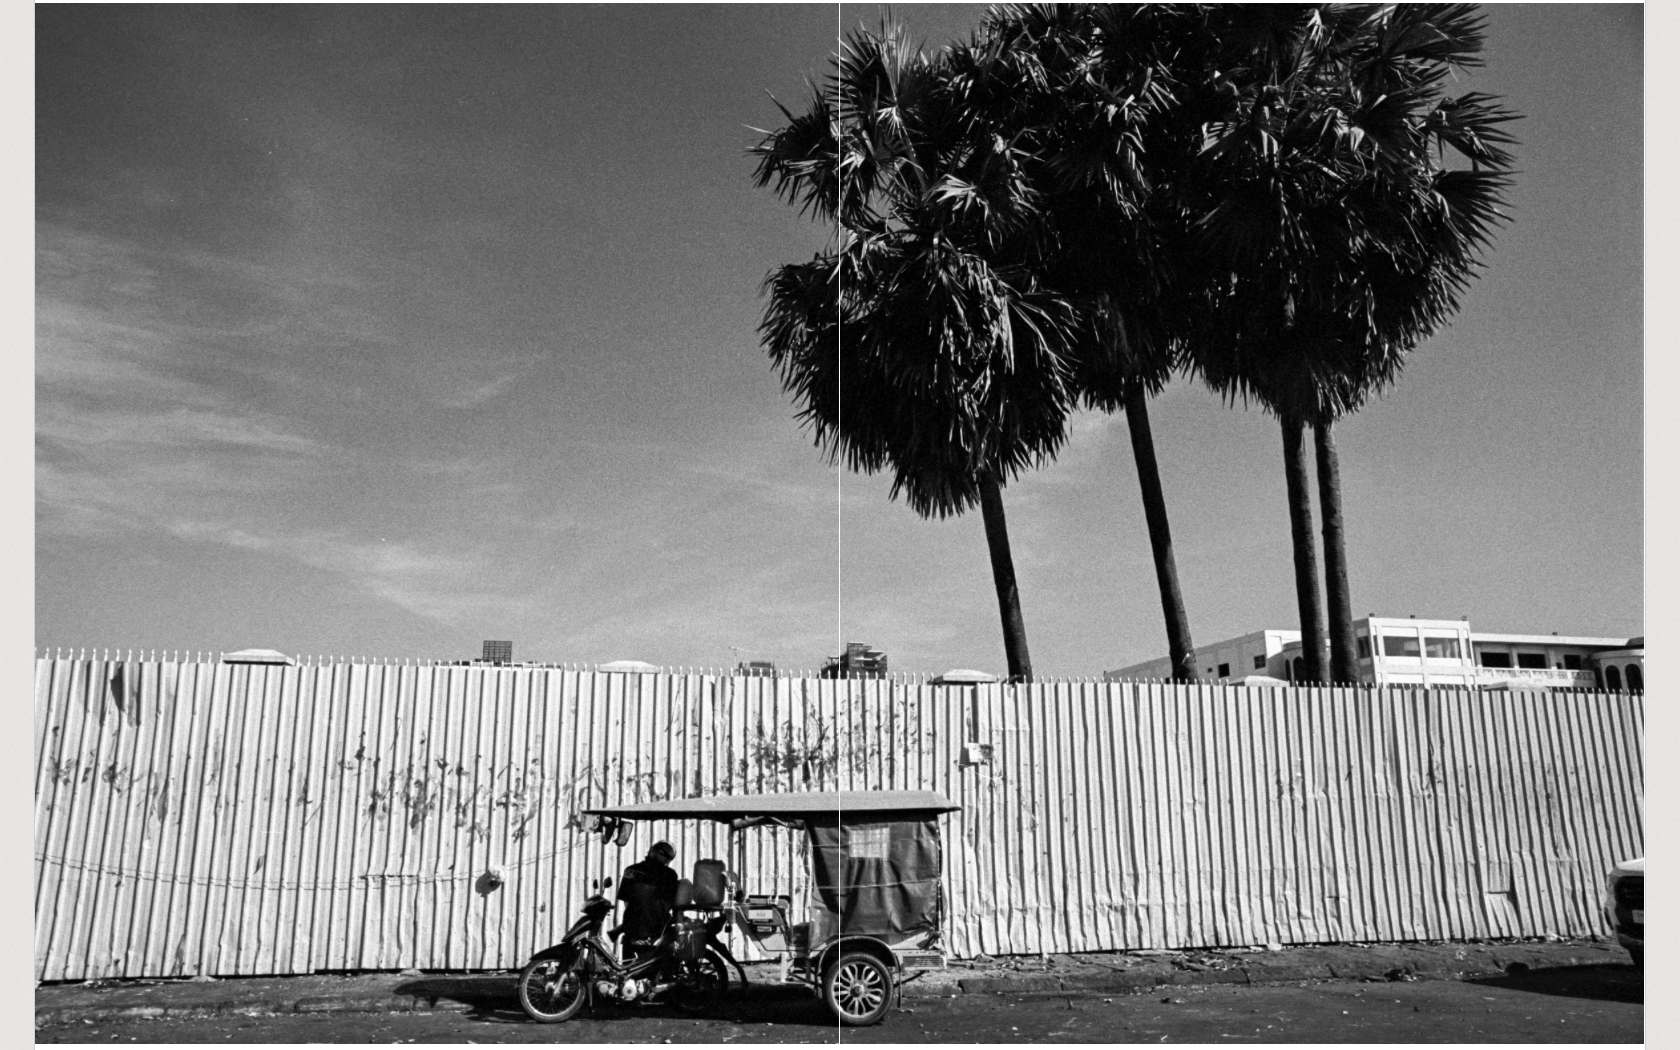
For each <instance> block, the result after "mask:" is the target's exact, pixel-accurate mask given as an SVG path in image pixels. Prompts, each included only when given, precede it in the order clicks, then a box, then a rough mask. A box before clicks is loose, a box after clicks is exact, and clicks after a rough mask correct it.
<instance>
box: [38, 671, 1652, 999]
mask: <svg viewBox="0 0 1680 1050" xmlns="http://www.w3.org/2000/svg"><path fill="white" fill-rule="evenodd" d="M35 702H36V726H35V741H36V765H35V795H36V826H35V854H36V879H35V909H36V912H35V913H36V947H35V955H36V972H37V976H38V978H39V979H41V980H74V979H88V978H96V977H142V976H150V977H156V976H188V975H193V974H200V973H204V974H219V975H232V974H264V973H307V972H311V971H320V970H328V971H330V970H354V969H398V968H406V967H420V968H427V969H486V968H510V967H514V966H517V965H519V964H520V963H521V962H523V960H524V959H525V958H526V957H527V956H529V954H530V953H531V952H532V951H534V950H535V949H537V948H540V947H543V946H545V945H547V944H549V943H551V942H552V940H553V939H554V938H556V937H558V936H559V935H560V933H561V932H562V931H563V930H564V929H565V927H566V926H567V925H568V924H569V922H570V920H571V918H572V915H573V912H574V909H575V907H576V906H577V904H578V903H579V901H580V900H581V897H582V896H583V894H584V893H585V892H586V882H587V881H588V880H589V879H593V878H598V877H600V876H603V875H607V874H613V875H616V874H617V871H618V870H619V869H621V868H622V867H623V866H624V865H625V864H627V863H628V862H630V861H632V860H635V859H638V858H639V857H640V856H641V855H642V854H643V853H644V852H645V850H646V849H647V847H648V846H649V845H651V843H652V842H654V841H655V840H656V839H659V838H665V839H669V840H670V841H671V842H673V843H674V844H675V845H676V846H677V849H678V855H679V857H680V858H681V864H682V867H683V868H684V869H685V870H686V868H687V867H688V865H689V864H691V863H692V862H693V861H694V860H696V859H699V858H701V857H725V852H724V851H725V847H726V837H725V834H724V832H723V829H722V828H721V827H720V826H718V825H715V824H712V823H710V822H706V823H704V824H681V823H672V822H651V823H642V824H638V825H636V826H635V828H634V832H633V836H632V838H631V839H630V841H629V842H628V844H627V845H625V846H624V847H618V846H613V845H602V844H601V843H600V842H599V841H598V840H597V839H596V838H595V837H593V836H590V835H587V834H585V833H584V832H583V820H582V817H581V815H580V814H581V811H582V810H583V809H584V808H587V807H589V806H592V805H599V804H604V803H618V802H634V801H644V800H649V799H659V798H673V797H691V796H694V795H699V794H707V793H725V792H728V793H739V792H758V791H799V790H827V789H833V788H836V787H850V788H857V789H865V788H867V789H898V790H913V789H931V790H937V791H941V792H943V793H945V794H946V795H948V796H949V797H950V798H951V799H952V800H953V801H956V802H958V803H959V804H960V805H961V806H962V807H963V808H962V811H961V812H960V813H958V814H953V815H952V816H951V817H949V818H946V821H945V827H946V844H945V857H946V863H945V869H946V885H945V900H946V902H947V915H948V918H947V931H948V939H947V944H948V945H949V947H950V950H951V951H952V952H953V953H954V954H955V955H957V956H959V957H965V956H972V955H976V954H979V953H982V952H984V953H987V954H992V955H997V954H1011V953H1038V952H1063V951H1101V950H1115V949H1126V948H1175V947H1192V946H1221V945H1245V944H1258V943H1265V942H1267V941H1278V942H1286V943H1287V942H1294V943H1313V942H1333V941H1346V940H1414V939H1424V938H1466V937H1509V936H1537V935H1543V934H1547V933H1555V934H1559V935H1566V936H1567V935H1582V934H1588V933H1595V932H1603V931H1602V929H1601V927H1600V923H1601V919H1600V917H1599V913H1598V906H1597V895H1598V891H1599V883H1600V880H1601V879H1602V877H1603V873H1604V871H1605V869H1606V868H1608V866H1609V865H1610V864H1611V863H1612V862H1613V861H1615V860H1619V859H1622V858H1625V857H1629V856H1636V855H1639V854H1641V853H1642V851H1643V817H1644V800H1643V793H1644V788H1643V785H1644V767H1643V743H1644V712H1643V700H1642V697H1640V696H1637V695H1633V696H1629V695H1618V694H1603V693H1563V692H1559V693H1537V694H1516V693H1483V692H1475V691H1456V690H1455V691H1446V690H1435V691H1429V690H1423V689H1410V688H1406V689H1390V690H1376V689H1369V688H1335V689H1280V690H1261V689H1238V688H1228V687H1223V686H1216V685H1206V684H1195V685H1173V684H1168V683H1160V682H1152V683H1144V682H1130V683H1092V682H1083V683H1079V682H1059V683H1036V684H1033V685H1027V686H1003V685H997V684H986V685H978V686H933V685H929V684H926V683H923V682H916V681H896V680H888V681H864V682H856V681H854V682H836V681H833V680H828V679H815V678H787V677H781V678H753V677H741V676H732V675H727V674H710V673H646V674H622V673H612V674H609V673H598V672H593V671H580V670H563V669H559V668H535V667H532V668H519V667H514V668H496V667H482V666H472V667H464V666H447V665H427V664H408V665H403V664H388V663H346V662H329V663H321V664H314V663H305V664H303V665H299V666H245V665H230V664H221V663H217V662H214V661H209V660H193V659H156V658H153V659H135V658H134V657H133V656H132V655H130V656H128V657H123V658H118V657H116V656H110V655H99V656H87V655H81V656H74V657H71V656H64V655H53V656H50V657H49V656H45V655H43V656H42V657H41V658H40V659H38V661H37V664H36V679H35ZM969 744H975V745H983V746H984V747H989V749H990V751H989V757H988V756H987V754H986V753H985V752H984V751H983V750H982V751H980V752H976V753H974V754H972V755H971V754H970V752H969V751H968V750H967V749H966V748H965V745H969ZM971 759H972V760H971ZM746 841H747V848H746V854H745V856H746V863H745V870H744V872H742V875H743V878H744V881H745V882H746V884H747V885H748V886H749V887H750V888H752V889H753V890H754V891H755V892H766V893H786V894H789V895H790V896H792V897H793V898H794V900H795V902H796V905H795V907H796V911H797V910H802V909H803V902H804V898H805V894H806V892H807V887H808V880H807V877H806V861H807V857H806V851H805V845H804V839H803V836H802V835H799V834H795V833H792V832H788V831H786V830H782V829H760V830H759V831H757V832H754V833H752V834H750V835H749V836H747V839H746ZM726 859H727V861H728V863H729V864H730V866H731V867H732V868H733V867H737V866H738V862H737V858H736V857H733V856H731V857H726ZM733 947H734V949H735V950H736V952H737V954H738V955H741V956H743V957H746V958H756V957H759V956H758V955H757V953H756V950H755V949H753V948H752V947H751V946H748V945H743V944H740V943H739V940H738V939H737V943H735V944H734V945H733Z"/></svg>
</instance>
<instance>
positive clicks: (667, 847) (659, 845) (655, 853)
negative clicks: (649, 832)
mask: <svg viewBox="0 0 1680 1050" xmlns="http://www.w3.org/2000/svg"><path fill="white" fill-rule="evenodd" d="M648 856H650V857H657V858H659V859H660V860H661V861H663V862H665V863H666V864H669V863H671V862H672V861H673V860H676V859H677V849H676V847H675V846H673V845H671V844H670V843H669V842H655V843H654V844H653V845H652V846H650V847H648Z"/></svg>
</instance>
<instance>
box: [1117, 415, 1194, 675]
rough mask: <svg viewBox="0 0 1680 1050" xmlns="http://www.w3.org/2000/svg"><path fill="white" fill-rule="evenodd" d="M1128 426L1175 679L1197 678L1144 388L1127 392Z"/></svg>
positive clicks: (1188, 619) (1168, 650) (1187, 619)
mask: <svg viewBox="0 0 1680 1050" xmlns="http://www.w3.org/2000/svg"><path fill="white" fill-rule="evenodd" d="M1126 425H1127V427H1128V428H1130V430H1131V432H1132V458H1133V459H1134V460H1136V461H1137V476H1138V486H1139V487H1140V488H1141V489H1143V520H1144V521H1145V522H1146V523H1147V524H1148V526H1149V548H1150V551H1151V552H1152V553H1153V554H1154V555H1155V582H1156V584H1157V585H1158V586H1159V587H1160V589H1161V614H1162V616H1163V617H1164V618H1165V619H1166V622H1167V652H1168V653H1169V654H1170V655H1171V657H1172V668H1173V673H1172V676H1173V677H1174V678H1179V679H1190V678H1195V677H1196V647H1195V645H1194V644H1192V643H1191V641H1190V618H1189V617H1188V616H1186V615H1185V613H1184V594H1183V593H1182V592H1181V591H1180V590H1179V588H1178V562H1177V561H1176V560H1175V559H1174V557H1173V546H1172V530H1171V529H1170V528H1168V526H1167V498H1166V495H1165V494H1164V493H1163V492H1162V491H1161V472H1160V470H1159V469H1158V468H1157V466H1156V464H1155V438H1154V435H1152V434H1151V433H1150V431H1149V409H1148V407H1147V404H1146V398H1145V397H1144V393H1143V387H1141V386H1137V385H1134V386H1132V388H1131V389H1130V390H1128V391H1127V392H1126Z"/></svg>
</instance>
